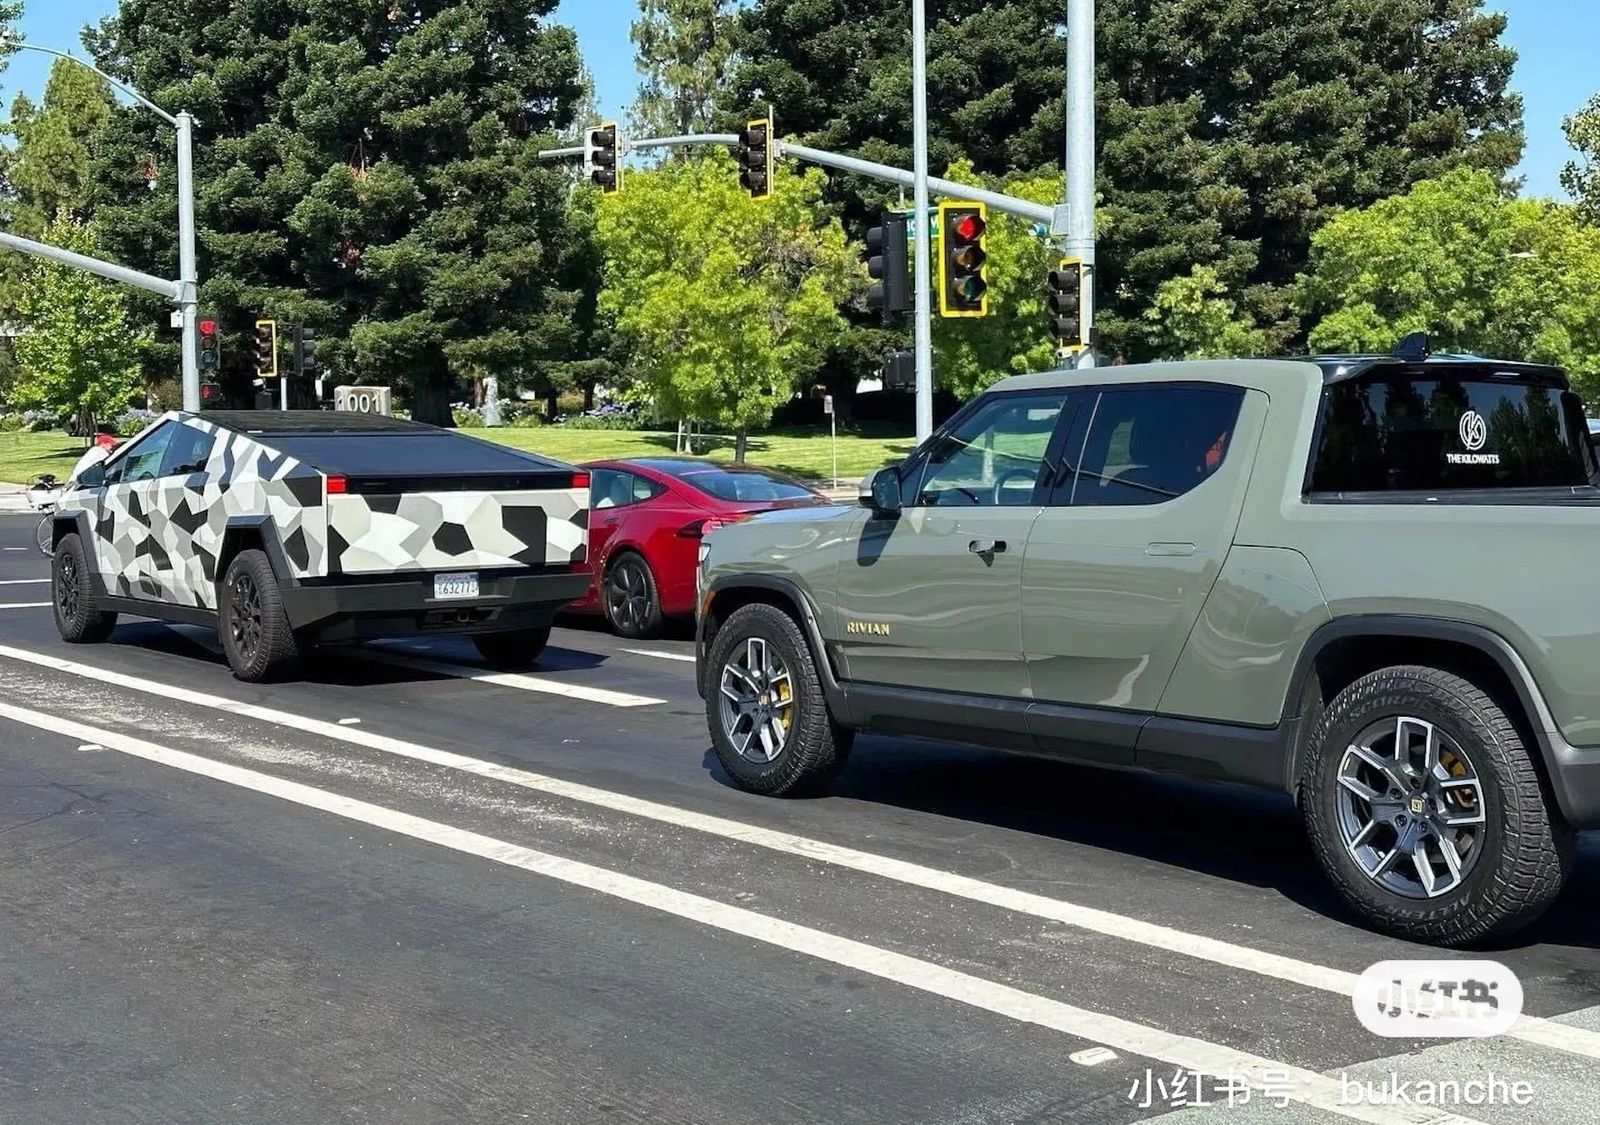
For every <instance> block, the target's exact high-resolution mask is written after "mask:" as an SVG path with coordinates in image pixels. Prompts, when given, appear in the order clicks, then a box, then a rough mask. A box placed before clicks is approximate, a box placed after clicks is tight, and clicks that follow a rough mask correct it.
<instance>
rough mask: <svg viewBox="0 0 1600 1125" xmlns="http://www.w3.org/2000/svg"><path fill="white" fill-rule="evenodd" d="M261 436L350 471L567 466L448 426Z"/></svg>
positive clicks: (313, 462) (303, 457) (327, 466)
mask: <svg viewBox="0 0 1600 1125" xmlns="http://www.w3.org/2000/svg"><path fill="white" fill-rule="evenodd" d="M261 442H262V444H263V445H266V446H267V447H268V448H270V449H278V450H282V451H283V452H284V453H287V454H289V455H290V456H291V457H294V458H297V459H298V460H300V461H303V462H305V463H306V464H307V465H310V466H311V467H312V468H315V469H321V470H322V471H323V472H328V473H341V474H344V475H346V476H353V477H354V476H365V475H378V476H390V475H405V476H423V475H427V474H432V473H508V474H509V473H526V472H539V471H541V470H549V469H560V468H565V466H563V465H561V464H560V463H559V462H556V461H549V460H546V459H545V458H542V457H537V456H535V455H533V454H531V453H523V452H522V451H521V450H517V449H510V448H508V447H506V446H503V445H495V444H493V443H492V442H487V441H479V440H477V439H476V438H470V437H467V436H465V435H463V434H452V433H449V432H447V431H445V430H434V429H417V430H392V431H388V432H380V433H363V434H281V435H280V434H264V435H262V437H261Z"/></svg>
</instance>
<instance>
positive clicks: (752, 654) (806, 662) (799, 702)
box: [706, 605, 853, 796]
mask: <svg viewBox="0 0 1600 1125" xmlns="http://www.w3.org/2000/svg"><path fill="white" fill-rule="evenodd" d="M706 666H707V668H708V675H709V677H710V683H709V684H708V690H707V692H706V720H707V723H708V725H709V726H710V728H711V741H712V745H713V746H714V747H715V748H716V752H717V759H718V760H719V761H720V762H721V763H722V768H723V769H725V770H727V771H728V773H729V775H730V776H731V777H732V778H733V780H734V781H735V782H737V783H738V784H739V786H740V787H741V788H743V789H748V790H750V791H751V792H754V793H766V794H770V795H773V796H782V795H791V794H794V795H797V794H801V793H813V792H819V791H822V790H824V789H826V788H827V786H828V784H829V782H831V781H832V780H833V777H834V775H835V774H837V773H838V772H839V770H840V769H841V768H843V766H844V762H845V758H846V757H847V756H848V754H849V752H850V746H851V743H852V741H853V735H852V733H851V732H850V731H846V730H842V729H840V728H838V727H837V726H835V724H834V723H833V720H832V719H831V718H830V717H829V715H828V704H827V700H826V699H825V698H824V697H823V694H822V684H821V681H820V680H819V679H818V677H817V668H816V664H815V663H814V662H813V660H812V657H811V650H810V649H809V647H808V646H807V645H806V641H805V638H804V637H803V636H802V635H801V633H800V629H799V627H798V626H796V625H795V623H794V619H793V618H791V617H790V616H789V615H788V614H787V613H785V612H783V610H781V609H778V608H777V607H776V606H771V605H747V606H745V607H744V608H743V609H740V610H737V611H736V612H735V613H734V614H733V615H732V616H731V617H729V618H728V620H727V621H726V622H725V623H724V624H723V626H722V628H721V629H719V630H718V631H717V634H716V638H715V640H714V641H713V642H712V646H711V653H710V656H709V659H708V660H707V665H706Z"/></svg>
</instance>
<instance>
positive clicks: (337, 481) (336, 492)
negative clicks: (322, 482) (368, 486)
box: [328, 477, 350, 496]
mask: <svg viewBox="0 0 1600 1125" xmlns="http://www.w3.org/2000/svg"><path fill="white" fill-rule="evenodd" d="M349 491H350V482H349V481H348V480H346V479H345V478H344V477H329V478H328V495H329V496H343V495H344V494H345V493H347V492H349Z"/></svg>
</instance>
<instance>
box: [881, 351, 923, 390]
mask: <svg viewBox="0 0 1600 1125" xmlns="http://www.w3.org/2000/svg"><path fill="white" fill-rule="evenodd" d="M916 386H917V363H916V356H914V355H913V354H912V353H911V352H908V351H906V350H905V349H904V348H901V349H898V350H896V351H892V352H889V353H887V354H886V355H885V356H884V357H883V389H884V390H886V391H910V390H915V389H916Z"/></svg>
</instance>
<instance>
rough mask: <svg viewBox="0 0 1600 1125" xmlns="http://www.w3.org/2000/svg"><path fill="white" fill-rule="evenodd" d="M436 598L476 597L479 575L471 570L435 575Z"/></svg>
mask: <svg viewBox="0 0 1600 1125" xmlns="http://www.w3.org/2000/svg"><path fill="white" fill-rule="evenodd" d="M433 596H434V597H435V598H475V597H477V596H478V576H477V575H476V574H474V573H473V572H472V571H470V570H457V571H451V572H450V573H448V574H435V575H434V576H433Z"/></svg>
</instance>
